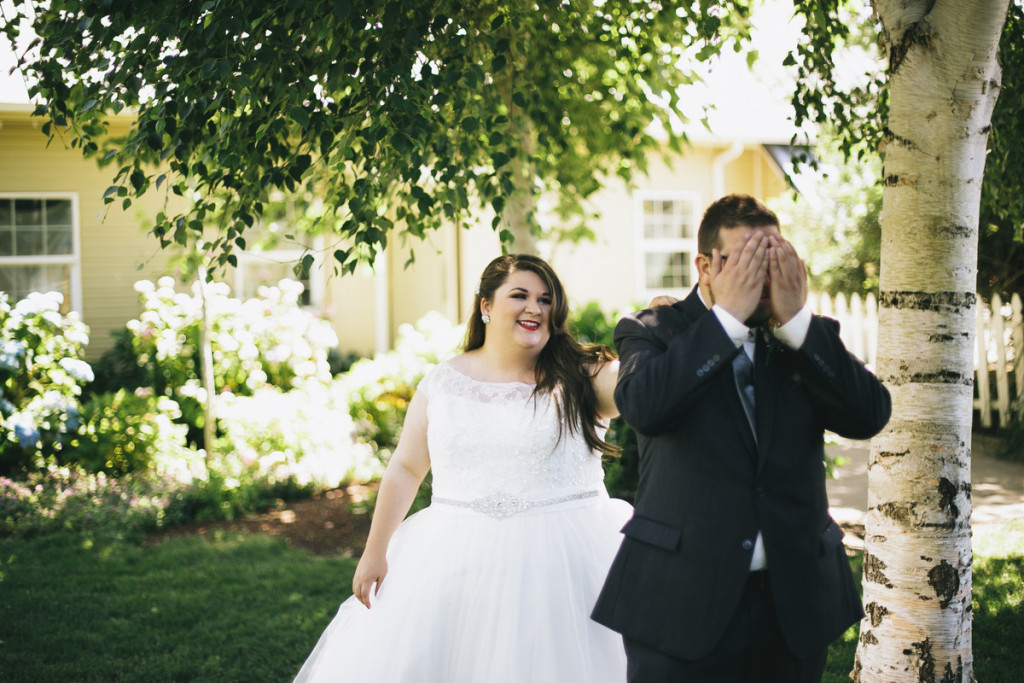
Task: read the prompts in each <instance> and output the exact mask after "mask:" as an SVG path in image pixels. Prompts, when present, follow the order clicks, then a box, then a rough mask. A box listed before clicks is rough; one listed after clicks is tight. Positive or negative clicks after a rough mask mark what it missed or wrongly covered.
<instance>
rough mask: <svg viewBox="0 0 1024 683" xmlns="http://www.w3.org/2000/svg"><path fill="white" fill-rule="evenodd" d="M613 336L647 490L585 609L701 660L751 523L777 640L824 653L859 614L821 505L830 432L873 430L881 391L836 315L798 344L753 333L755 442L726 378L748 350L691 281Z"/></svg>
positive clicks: (620, 394) (731, 602)
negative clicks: (688, 288)
mask: <svg viewBox="0 0 1024 683" xmlns="http://www.w3.org/2000/svg"><path fill="white" fill-rule="evenodd" d="M615 345H616V347H617V349H618V352H619V355H620V358H621V368H620V370H619V381H618V385H617V387H616V390H615V401H616V403H617V405H618V407H619V410H620V411H621V412H622V416H623V417H624V418H625V420H626V421H627V422H628V423H629V424H630V425H632V427H633V428H634V429H635V430H636V432H637V438H638V442H639V447H640V466H639V469H640V483H639V486H638V488H637V493H636V504H635V513H634V516H633V518H632V519H631V520H630V521H629V522H628V523H627V524H626V526H625V527H623V530H622V531H623V534H624V535H625V538H624V540H623V543H622V546H621V548H620V549H619V553H618V555H617V556H616V558H615V561H614V562H613V564H612V567H611V570H610V572H609V575H608V579H607V581H606V583H605V585H604V588H603V590H602V592H601V594H600V596H599V598H598V601H597V604H596V607H595V609H594V612H593V618H594V619H595V620H596V621H598V622H600V623H602V624H605V625H606V626H609V627H610V628H612V629H614V630H616V631H618V632H620V633H622V634H623V635H625V636H627V637H629V638H631V639H634V640H637V641H640V642H641V643H644V644H646V645H648V646H650V647H652V648H655V649H657V650H659V651H661V652H664V653H666V654H669V655H672V656H675V657H678V658H682V659H700V658H702V657H705V656H707V655H708V654H710V653H711V651H712V650H713V649H714V647H715V646H716V645H717V644H718V642H719V640H720V639H721V637H722V633H723V632H724V630H725V628H726V626H727V625H728V622H729V620H730V618H731V616H732V614H733V612H734V610H735V608H736V606H737V604H738V602H739V600H740V597H741V595H742V593H743V589H744V584H745V582H746V579H747V574H748V569H749V566H750V558H751V555H752V552H753V547H754V539H755V538H756V536H757V532H758V530H760V531H761V533H762V535H763V539H764V545H765V551H766V554H767V558H768V569H769V583H770V590H771V592H772V596H773V598H774V601H775V605H776V611H777V613H778V617H779V621H780V623H781V626H782V631H783V633H784V635H785V638H786V642H787V644H788V645H789V647H790V649H792V650H793V652H794V653H795V654H796V655H797V656H799V657H805V656H809V655H810V654H813V653H815V652H818V651H820V650H821V648H823V647H824V646H825V645H826V644H827V643H829V642H831V641H832V640H833V639H835V638H836V637H838V636H839V635H840V634H842V633H843V631H845V629H846V628H847V627H849V626H850V625H851V624H853V623H854V622H856V621H857V620H858V619H860V618H861V616H862V615H863V612H862V610H861V604H860V599H859V597H858V594H857V588H856V586H855V584H854V581H853V577H852V575H851V573H850V568H849V565H848V563H847V559H846V554H845V551H844V549H843V544H842V539H843V532H842V530H841V529H840V528H839V527H838V526H837V525H836V523H835V521H833V520H832V518H831V517H830V516H829V513H828V498H827V495H826V492H825V468H824V431H825V430H826V429H827V430H831V431H833V432H835V433H837V434H839V435H841V436H844V437H849V438H854V439H866V438H869V437H871V436H873V435H874V434H876V433H877V432H879V431H880V430H881V429H882V427H884V426H885V424H886V422H887V421H888V419H889V414H890V411H891V404H890V399H889V392H888V391H887V390H886V389H885V388H884V387H883V386H882V384H881V383H880V382H879V381H878V380H877V379H876V378H875V376H874V375H872V374H871V373H870V372H869V371H868V370H867V369H866V368H864V366H863V364H861V363H860V361H858V360H857V359H856V358H855V357H854V356H852V355H851V354H850V353H849V352H847V350H846V348H845V347H844V346H843V343H842V341H840V339H839V325H838V323H836V322H835V321H834V320H830V319H827V318H822V317H819V316H813V318H812V320H811V324H810V329H809V330H808V333H807V338H806V341H805V342H804V344H803V346H802V347H801V348H800V349H799V350H792V349H789V348H788V347H785V346H784V345H782V344H781V342H778V341H777V340H774V344H773V348H771V349H770V350H769V349H767V348H766V345H765V343H764V342H763V340H762V341H761V342H759V346H758V350H757V353H756V354H755V356H756V357H755V387H756V395H757V411H756V413H757V420H756V422H757V440H756V441H755V439H754V436H753V434H752V433H751V429H750V425H749V422H748V421H747V419H746V416H745V414H744V412H743V406H742V404H741V402H740V398H739V394H738V393H737V390H736V385H735V380H734V377H733V371H732V364H731V361H732V359H733V357H734V356H735V355H736V354H737V353H740V352H741V350H740V349H738V348H737V347H736V345H735V344H734V343H733V341H732V340H731V339H730V338H729V336H728V335H727V334H726V332H725V330H724V329H723V328H722V325H721V323H720V322H719V321H718V318H717V316H715V314H714V313H712V312H711V311H709V310H708V309H707V308H705V306H704V304H703V303H702V302H701V300H700V298H699V297H698V295H697V292H696V288H695V289H694V291H692V292H691V293H690V295H689V296H688V297H687V298H686V299H684V300H683V301H680V302H677V303H676V304H674V305H672V306H662V307H659V308H656V309H653V310H645V311H641V312H640V313H638V314H635V315H631V316H626V317H625V318H623V319H622V320H621V321H620V322H619V323H618V325H617V326H616V328H615Z"/></svg>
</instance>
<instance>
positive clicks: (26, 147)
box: [0, 112, 169, 361]
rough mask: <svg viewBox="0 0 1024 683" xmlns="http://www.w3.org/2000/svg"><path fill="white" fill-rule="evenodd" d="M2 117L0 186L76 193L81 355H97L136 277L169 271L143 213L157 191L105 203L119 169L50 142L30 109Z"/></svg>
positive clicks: (131, 297)
mask: <svg viewBox="0 0 1024 683" xmlns="http://www.w3.org/2000/svg"><path fill="white" fill-rule="evenodd" d="M0 121H2V126H0V159H2V163H0V192H4V193H10V194H18V193H25V194H32V193H62V194H64V193H66V194H69V195H73V196H76V197H77V201H78V216H77V219H78V237H79V245H80V252H79V257H80V259H79V263H80V272H81V286H82V291H81V300H82V307H81V308H82V310H81V311H80V313H81V315H82V319H83V320H84V321H85V323H86V324H87V325H88V326H89V328H90V335H89V337H90V342H89V346H88V347H87V349H86V357H87V358H88V359H89V360H90V361H95V360H98V359H99V357H100V356H101V355H102V354H103V353H104V352H105V351H106V350H107V349H109V348H110V347H111V346H112V345H113V339H112V333H113V332H115V331H116V330H119V329H121V328H123V327H124V325H125V323H126V322H127V321H128V320H130V319H132V318H134V317H136V316H137V315H138V313H139V303H138V296H137V294H136V293H135V291H134V289H133V285H134V283H135V282H136V281H138V280H141V279H151V280H152V279H156V278H158V277H160V276H161V275H163V274H165V273H166V272H167V270H166V264H167V260H168V256H169V254H167V253H164V252H161V250H160V249H159V245H158V243H157V241H156V239H155V238H153V237H152V236H148V235H147V234H146V230H145V228H144V227H143V226H144V225H145V223H146V219H145V217H146V216H152V215H155V214H156V213H157V211H159V210H160V207H161V203H162V197H160V196H158V195H157V194H155V193H153V194H151V195H150V196H147V197H145V198H144V199H143V200H141V201H139V202H136V203H135V204H133V205H132V206H131V207H129V208H128V210H127V211H124V210H122V209H121V205H120V203H119V202H115V203H114V204H110V205H104V204H103V199H102V197H103V192H104V190H105V189H106V188H107V187H108V186H109V185H110V184H111V179H112V178H113V175H114V173H115V171H116V169H113V168H109V167H108V168H102V169H101V168H99V167H98V166H97V164H96V162H95V161H94V160H92V159H85V158H83V157H82V154H81V152H80V151H79V150H78V149H69V148H68V147H67V146H66V145H65V144H64V142H63V141H61V140H60V139H56V140H54V141H53V142H51V143H50V144H49V145H47V137H46V136H45V135H43V134H42V133H41V132H40V130H39V127H38V125H37V121H36V120H33V119H32V118H31V117H30V116H29V115H28V114H27V113H20V112H14V113H11V112H0ZM140 264H142V269H141V270H138V269H137V267H138V266H139V265H140Z"/></svg>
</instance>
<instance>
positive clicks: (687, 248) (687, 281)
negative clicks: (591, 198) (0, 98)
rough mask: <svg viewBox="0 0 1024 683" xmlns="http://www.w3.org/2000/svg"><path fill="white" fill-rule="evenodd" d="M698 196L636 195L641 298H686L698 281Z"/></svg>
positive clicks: (672, 194)
mask: <svg viewBox="0 0 1024 683" xmlns="http://www.w3.org/2000/svg"><path fill="white" fill-rule="evenodd" d="M698 206H699V204H698V202H697V196H696V195H695V194H692V193H682V192H641V193H637V194H636V207H637V214H638V215H637V225H638V226H639V236H638V237H639V249H638V253H639V255H640V263H639V267H638V272H639V283H638V288H639V290H640V292H639V294H640V297H641V298H650V297H652V296H655V295H658V294H670V295H672V296H675V297H677V298H682V297H683V296H685V295H686V294H687V293H688V292H689V290H690V288H691V287H692V286H693V283H694V282H696V281H697V272H696V269H695V266H694V257H696V255H697V223H698V215H697V207H698Z"/></svg>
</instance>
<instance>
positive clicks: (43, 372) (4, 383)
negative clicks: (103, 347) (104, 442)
mask: <svg viewBox="0 0 1024 683" xmlns="http://www.w3.org/2000/svg"><path fill="white" fill-rule="evenodd" d="M63 300H64V297H63V295H61V294H60V293H58V292H49V293H46V294H42V293H33V294H29V295H28V296H27V297H26V298H24V299H22V300H21V301H19V302H17V303H16V304H15V305H14V306H13V307H11V306H10V305H9V303H8V299H7V295H6V294H5V293H3V292H0V417H2V420H0V474H3V473H12V472H15V471H19V470H42V469H45V468H46V466H47V464H48V463H51V462H53V461H54V459H55V458H57V457H58V456H60V455H61V454H62V451H63V450H64V449H65V448H66V447H67V445H68V444H69V442H70V440H71V438H72V436H73V435H74V433H75V431H76V429H77V428H78V425H79V420H80V402H79V397H80V396H81V393H82V385H84V384H85V383H87V382H89V381H91V380H92V379H93V372H92V368H91V367H90V366H89V364H88V363H86V362H85V361H84V360H82V359H81V356H82V350H83V348H84V347H85V345H86V344H88V343H89V331H88V328H87V327H86V326H85V325H84V324H83V323H82V322H81V320H80V319H79V318H78V315H77V314H75V313H71V314H68V315H66V316H65V315H61V313H60V307H61V303H62V302H63Z"/></svg>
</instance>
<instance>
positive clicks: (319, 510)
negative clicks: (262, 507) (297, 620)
mask: <svg viewBox="0 0 1024 683" xmlns="http://www.w3.org/2000/svg"><path fill="white" fill-rule="evenodd" d="M369 493H370V492H369V490H368V489H367V487H365V486H351V487H348V488H346V489H335V490H331V491H326V492H325V493H323V494H320V495H318V496H315V497H313V498H309V499H305V500H295V501H289V502H283V501H282V502H279V503H278V505H277V507H276V508H274V509H272V510H269V511H268V512H265V513H263V514H259V515H247V516H245V517H240V518H238V519H234V520H231V521H214V522H209V521H208V522H190V523H188V524H182V525H179V526H175V527H170V528H168V529H163V530H161V531H158V532H156V533H154V534H151V535H150V537H149V539H148V542H149V543H158V542H160V541H161V540H162V539H164V538H167V537H174V536H189V535H197V536H206V535H209V534H211V533H215V532H216V531H218V530H227V531H242V532H249V533H263V534H268V535H270V536H279V537H282V538H284V539H285V541H286V542H287V543H288V545H291V546H294V547H297V548H305V549H306V550H309V551H310V552H312V553H315V554H317V555H348V556H359V555H361V554H362V552H363V547H364V545H365V543H366V534H367V532H369V530H370V515H369V514H368V513H365V512H360V511H359V508H360V507H361V506H360V505H359V503H361V502H363V501H365V500H366V498H367V496H368V495H369ZM354 508H355V509H354Z"/></svg>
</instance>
